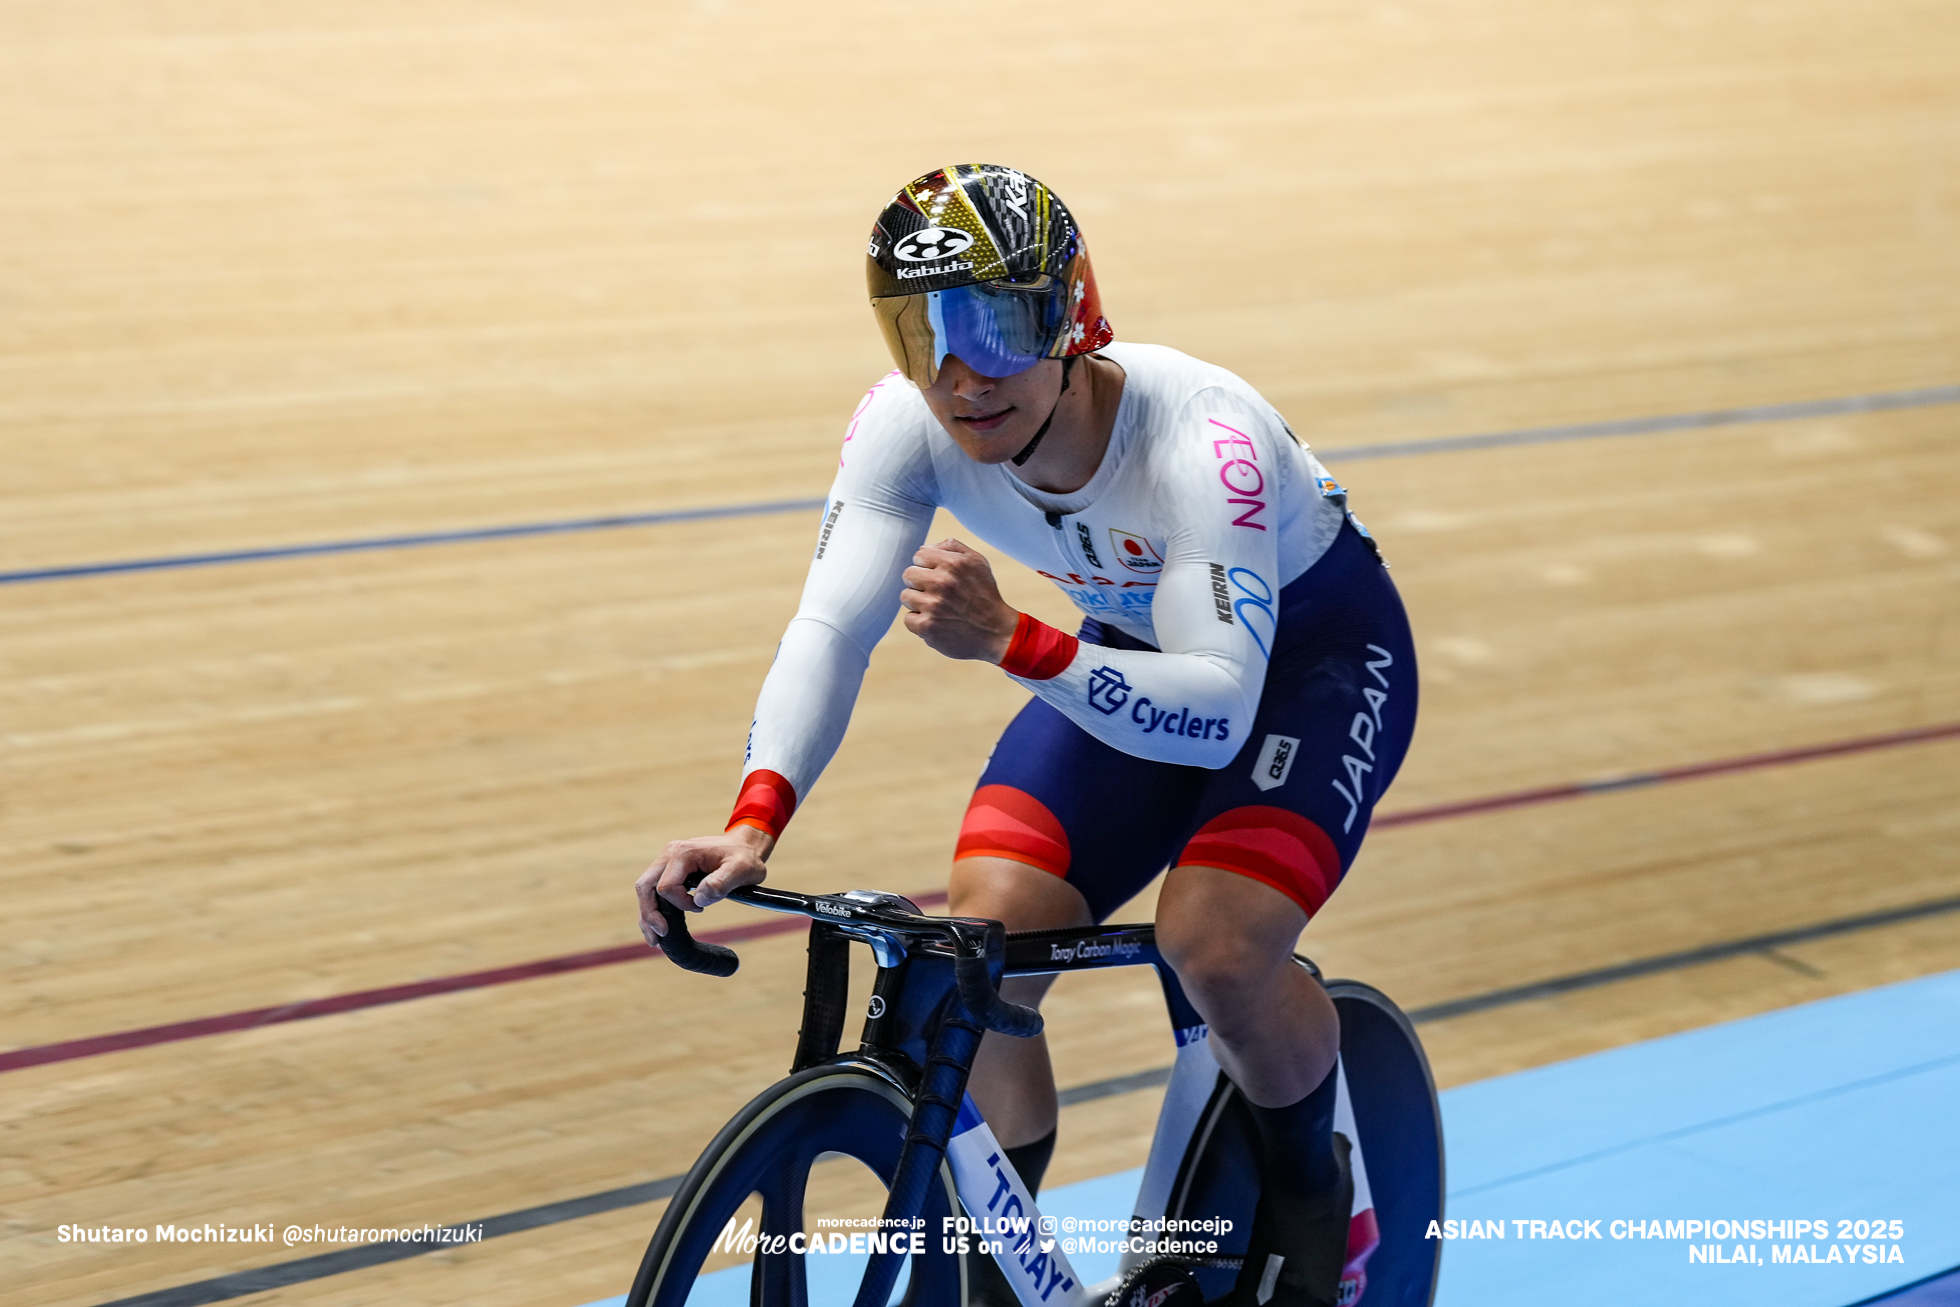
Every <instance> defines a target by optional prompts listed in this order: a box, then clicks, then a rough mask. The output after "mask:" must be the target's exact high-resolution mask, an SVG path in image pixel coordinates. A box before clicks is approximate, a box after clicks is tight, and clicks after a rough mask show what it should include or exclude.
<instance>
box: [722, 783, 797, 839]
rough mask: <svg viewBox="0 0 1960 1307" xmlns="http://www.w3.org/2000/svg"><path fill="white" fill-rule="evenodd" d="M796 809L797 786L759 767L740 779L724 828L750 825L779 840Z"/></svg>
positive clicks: (730, 828) (731, 828)
mask: <svg viewBox="0 0 1960 1307" xmlns="http://www.w3.org/2000/svg"><path fill="white" fill-rule="evenodd" d="M795 811H796V787H795V786H794V785H791V784H790V783H789V782H788V781H787V780H785V779H783V778H782V777H781V776H779V775H777V774H776V773H775V772H772V771H770V770H769V769H768V768H766V767H758V768H756V770H754V771H752V772H750V773H749V774H748V775H747V776H744V777H743V778H742V792H741V794H740V795H739V796H738V797H737V798H736V800H735V811H734V812H733V813H731V814H730V815H729V818H728V825H727V826H726V827H725V828H724V829H727V830H734V829H735V828H736V827H737V826H753V827H755V828H756V829H757V830H763V831H768V832H769V835H770V837H771V838H772V839H779V838H781V836H782V833H783V827H785V826H787V825H789V819H790V814H791V813H793V812H795Z"/></svg>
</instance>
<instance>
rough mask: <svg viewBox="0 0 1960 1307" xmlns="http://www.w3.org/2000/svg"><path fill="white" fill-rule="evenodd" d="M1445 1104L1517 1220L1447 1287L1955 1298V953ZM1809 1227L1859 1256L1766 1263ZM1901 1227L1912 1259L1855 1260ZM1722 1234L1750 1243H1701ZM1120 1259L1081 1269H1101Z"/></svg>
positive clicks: (1502, 1204) (1882, 1248)
mask: <svg viewBox="0 0 1960 1307" xmlns="http://www.w3.org/2000/svg"><path fill="white" fill-rule="evenodd" d="M1443 1115H1444V1121H1445V1129H1446V1131H1447V1135H1448V1140H1449V1169H1450V1196H1449V1211H1450V1215H1451V1216H1452V1217H1453V1218H1458V1219H1469V1218H1479V1219H1482V1220H1484V1221H1486V1222H1489V1221H1500V1220H1501V1221H1503V1222H1504V1223H1505V1224H1504V1228H1505V1230H1506V1232H1507V1236H1508V1237H1507V1238H1505V1239H1502V1240H1496V1239H1472V1240H1455V1241H1452V1242H1451V1243H1450V1244H1449V1245H1448V1247H1447V1248H1446V1250H1445V1251H1444V1254H1443V1283H1442V1288H1441V1291H1440V1292H1439V1293H1438V1295H1437V1307H1499V1305H1500V1304H1501V1305H1502V1307H1538V1305H1542V1307H1571V1305H1572V1304H1603V1305H1608V1307H1646V1305H1648V1304H1654V1305H1656V1307H1658V1305H1659V1304H1667V1305H1668V1307H1678V1305H1679V1304H1682V1303H1696V1304H1704V1303H1719V1304H1722V1305H1723V1307H1846V1304H1852V1303H1866V1302H1874V1303H1875V1302H1878V1301H1882V1302H1884V1303H1885V1305H1886V1307H1960V1278H1956V1277H1954V1276H1950V1275H1942V1274H1941V1272H1942V1271H1943V1270H1945V1269H1947V1268H1954V1267H1960V972H1949V973H1947V974H1945V975H1939V976H1932V977H1928V978H1926V979H1923V980H1916V981H1909V982H1907V983H1904V984H1899V985H1888V986H1885V987H1883V988H1880V989H1873V990H1867V991H1864V992H1863V993H1858V994H1850V995H1846V996H1843V997H1840V998H1834V999H1827V1000H1825V1001H1823V1002H1819V1003H1810V1004H1805V1005H1804V1006H1802V1007H1796V1008H1789V1009H1786V1010H1784V1011H1781V1012H1772V1013H1768V1014H1766V1015H1764V1016H1759V1017H1751V1018H1748V1019H1746V1020H1743V1021H1733V1022H1728V1023H1726V1024H1723V1025H1719V1026H1710V1027H1708V1028H1706V1029H1702V1030H1695V1031H1690V1032H1688V1033H1685V1034H1680V1035H1671V1036H1669V1037H1667V1038H1665V1039H1656V1040H1651V1041H1649V1042H1647V1043H1643V1044H1635V1045H1632V1046H1630V1047H1627V1048H1619V1049H1614V1050H1612V1051H1610V1052H1606V1053H1598V1054H1594V1055H1593V1056H1590V1057H1582V1058H1577V1059H1574V1060H1573V1061H1570V1062H1561V1063H1558V1064H1556V1065H1553V1066H1548V1067H1540V1068H1538V1069H1536V1070H1532V1071H1525V1072H1520V1073H1518V1074H1517V1075H1510V1076H1502V1077H1499V1078H1497V1079H1495V1080H1486V1081H1483V1082H1481V1083H1478V1084H1474V1085H1465V1086H1462V1087H1461V1088H1458V1089H1453V1090H1450V1091H1449V1092H1447V1093H1445V1094H1444V1095H1443ZM1137 1175H1138V1173H1137V1172H1134V1171H1130V1172H1125V1173H1123V1174H1121V1175H1113V1176H1106V1177H1103V1178H1102V1179H1099V1180H1091V1181H1087V1182H1084V1183H1082V1184H1076V1185H1069V1186H1065V1187H1063V1188H1060V1189H1056V1190H1054V1191H1052V1192H1051V1193H1049V1194H1045V1195H1043V1203H1042V1206H1043V1210H1044V1211H1047V1212H1049V1213H1051V1214H1053V1215H1057V1216H1068V1215H1074V1216H1088V1217H1110V1216H1119V1215H1121V1214H1123V1213H1124V1212H1126V1211H1127V1210H1128V1208H1129V1203H1130V1199H1131V1197H1132V1196H1133V1195H1134V1192H1135V1187H1136V1181H1137ZM1629 1219H1630V1220H1644V1221H1654V1220H1660V1221H1670V1220H1672V1221H1684V1222H1685V1221H1690V1220H1699V1221H1704V1222H1710V1221H1714V1220H1718V1219H1720V1220H1727V1221H1735V1220H1742V1221H1751V1220H1764V1221H1787V1220H1792V1219H1807V1220H1813V1221H1821V1222H1828V1226H1827V1229H1828V1230H1829V1231H1830V1233H1831V1234H1835V1233H1836V1231H1837V1223H1838V1222H1839V1221H1840V1220H1858V1219H1864V1220H1867V1221H1870V1220H1882V1221H1892V1220H1898V1221H1902V1222H1903V1223H1904V1231H1905V1233H1904V1236H1903V1237H1902V1238H1900V1239H1897V1240H1891V1239H1886V1240H1882V1241H1881V1240H1876V1239H1871V1238H1867V1239H1846V1240H1843V1241H1839V1240H1837V1239H1835V1238H1828V1237H1813V1236H1806V1237H1804V1238H1802V1239H1792V1238H1788V1237H1785V1238H1782V1239H1776V1238H1754V1239H1752V1238H1749V1237H1747V1236H1743V1237H1740V1238H1736V1237H1730V1238H1727V1239H1724V1240H1721V1241H1713V1240H1711V1239H1710V1238H1709V1237H1708V1236H1707V1235H1705V1234H1704V1235H1700V1236H1698V1237H1696V1238H1694V1239H1693V1240H1688V1239H1679V1238H1677V1239H1667V1238H1660V1239H1614V1238H1612V1237H1611V1232H1612V1222H1613V1221H1615V1220H1629ZM1532 1220H1538V1221H1547V1222H1549V1221H1552V1220H1559V1221H1573V1220H1577V1221H1580V1222H1584V1221H1589V1220H1596V1221H1597V1222H1598V1223H1599V1224H1598V1227H1597V1228H1598V1230H1599V1233H1600V1235H1601V1236H1602V1237H1600V1238H1591V1239H1587V1238H1580V1239H1532V1238H1529V1237H1527V1238H1522V1239H1521V1238H1519V1237H1518V1232H1517V1227H1516V1226H1514V1225H1513V1222H1517V1221H1532ZM1580 1228H1582V1227H1580ZM1799 1243H1800V1244H1802V1245H1803V1246H1804V1250H1805V1252H1806V1253H1812V1254H1814V1255H1816V1256H1817V1257H1819V1258H1820V1259H1828V1258H1829V1256H1830V1252H1831V1249H1832V1248H1833V1246H1836V1247H1837V1248H1838V1251H1839V1254H1840V1256H1842V1255H1843V1254H1844V1251H1845V1249H1846V1248H1849V1247H1856V1248H1857V1249H1858V1250H1859V1251H1858V1252H1857V1253H1856V1254H1854V1255H1855V1256H1857V1257H1858V1258H1859V1260H1856V1261H1853V1262H1850V1263H1845V1262H1842V1261H1840V1262H1837V1263H1833V1262H1830V1261H1828V1260H1822V1261H1821V1264H1811V1263H1799V1264H1789V1265H1783V1264H1772V1263H1771V1256H1772V1249H1773V1248H1775V1247H1777V1246H1778V1245H1784V1246H1789V1247H1794V1246H1795V1245H1797V1244H1799ZM1895 1243H1896V1245H1897V1247H1898V1249H1899V1252H1900V1255H1901V1256H1902V1257H1903V1259H1904V1260H1903V1261H1902V1262H1901V1261H1890V1262H1887V1261H1872V1262H1867V1261H1865V1260H1863V1258H1864V1257H1865V1256H1866V1255H1867V1254H1866V1253H1865V1252H1864V1251H1863V1250H1864V1248H1865V1246H1866V1245H1870V1246H1871V1247H1872V1248H1873V1249H1874V1253H1875V1255H1876V1256H1878V1257H1885V1256H1888V1255H1889V1254H1890V1250H1891V1248H1892V1246H1893V1245H1894V1244H1895ZM1711 1244H1712V1245H1713V1246H1714V1247H1715V1248H1717V1249H1719V1252H1720V1255H1721V1256H1722V1257H1723V1258H1724V1259H1729V1258H1733V1257H1734V1256H1735V1255H1736V1252H1737V1246H1738V1245H1741V1247H1742V1248H1743V1249H1744V1250H1745V1252H1744V1256H1747V1255H1748V1253H1747V1251H1746V1250H1748V1249H1749V1248H1750V1247H1751V1246H1753V1247H1754V1255H1755V1257H1756V1258H1757V1259H1758V1261H1757V1262H1749V1261H1743V1262H1740V1263H1737V1262H1734V1261H1729V1260H1724V1261H1722V1262H1719V1263H1717V1262H1707V1263H1704V1262H1691V1261H1690V1260H1689V1258H1690V1248H1691V1247H1701V1248H1707V1247H1709V1246H1711ZM1106 1260H1109V1261H1110V1262H1111V1265H1109V1266H1103V1265H1101V1264H1100V1263H1099V1262H1097V1261H1095V1260H1093V1259H1089V1258H1083V1259H1080V1260H1079V1261H1078V1263H1077V1268H1078V1270H1080V1271H1081V1272H1082V1274H1083V1276H1084V1277H1085V1279H1088V1280H1090V1281H1091V1282H1093V1281H1094V1280H1096V1279H1098V1278H1101V1277H1103V1276H1106V1275H1108V1274H1111V1273H1112V1272H1113V1270H1114V1265H1113V1258H1111V1259H1106ZM827 1261H828V1259H824V1260H823V1261H820V1262H814V1263H812V1273H811V1285H812V1290H813V1292H812V1294H811V1300H812V1302H814V1303H830V1302H839V1303H842V1302H848V1301H849V1300H850V1296H851V1287H852V1286H853V1285H854V1284H855V1282H856V1281H855V1274H854V1273H855V1270H856V1266H855V1265H853V1264H851V1263H850V1262H849V1260H848V1259H847V1258H843V1257H839V1258H837V1259H836V1262H835V1263H833V1264H830V1265H825V1264H824V1263H825V1262H827ZM820 1277H821V1278H820ZM833 1282H834V1283H833ZM747 1283H748V1273H747V1268H745V1267H738V1268H736V1269H734V1270H732V1271H724V1272H721V1273H719V1274H716V1275H712V1276H707V1277H704V1278H703V1279H702V1280H701V1282H700V1283H699V1285H698V1286H697V1287H696V1290H695V1293H694V1295H693V1297H692V1298H691V1299H690V1302H691V1303H693V1304H695V1307H742V1305H743V1304H746V1303H747V1301H748V1291H747ZM1906 1286H1911V1287H1910V1288H1907V1287H1906ZM1900 1290H1903V1292H1896V1291H1900ZM622 1301H623V1300H622V1299H617V1298H615V1299H609V1300H607V1302H606V1303H603V1304H593V1305H592V1307H615V1305H616V1304H618V1303H620V1302H622ZM1362 1307H1366V1300H1365V1299H1364V1300H1363V1303H1362Z"/></svg>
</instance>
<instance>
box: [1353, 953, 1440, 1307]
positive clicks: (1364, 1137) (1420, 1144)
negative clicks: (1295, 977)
mask: <svg viewBox="0 0 1960 1307" xmlns="http://www.w3.org/2000/svg"><path fill="white" fill-rule="evenodd" d="M1327 996H1328V997H1329V998H1331V999H1333V1000H1334V1007H1335V1010H1337V1011H1338V1012H1339V1013H1340V1014H1341V1065H1342V1066H1344V1067H1345V1068H1346V1069H1347V1082H1348V1095H1349V1098H1350V1100H1351V1101H1352V1103H1353V1106H1354V1124H1355V1127H1356V1128H1357V1129H1358V1130H1359V1131H1360V1133H1361V1150H1362V1157H1363V1159H1364V1160H1365V1162H1366V1164H1367V1167H1368V1182H1369V1185H1370V1186H1371V1187H1372V1189H1373V1190H1374V1198H1375V1221H1376V1223H1377V1224H1378V1225H1379V1226H1380V1228H1381V1245H1380V1246H1379V1247H1377V1248H1376V1249H1375V1254H1374V1256H1373V1257H1371V1258H1369V1259H1368V1286H1367V1290H1366V1292H1365V1293H1363V1295H1362V1296H1361V1299H1360V1303H1359V1307H1429V1304H1430V1302H1431V1301H1433V1300H1434V1299H1435V1297H1436V1277H1437V1275H1438V1273H1439V1272H1440V1271H1441V1269H1442V1258H1443V1241H1442V1240H1440V1239H1431V1238H1429V1237H1428V1234H1429V1223H1430V1222H1431V1221H1437V1220H1441V1219H1442V1216H1443V1113H1442V1109H1441V1107H1440V1105H1439V1104H1438V1103H1437V1101H1436V1081H1435V1079H1434V1078H1433V1077H1432V1076H1431V1075H1430V1074H1429V1059H1428V1058H1427V1057H1425V1056H1423V1052H1422V1041H1421V1040H1419V1039H1417V1038H1416V1030H1415V1026H1414V1025H1412V1024H1411V1023H1410V1021H1409V1018H1408V1017H1407V1016H1406V1015H1404V1014H1403V1012H1402V1009H1401V1008H1398V1007H1396V1006H1395V1004H1394V1003H1393V1002H1392V1001H1391V1000H1390V999H1389V997H1388V995H1386V994H1384V993H1382V992H1381V991H1380V990H1378V989H1376V988H1374V987H1373V986H1372V985H1364V984H1362V983H1361V982H1360V981H1358V980H1330V981H1328V982H1327Z"/></svg>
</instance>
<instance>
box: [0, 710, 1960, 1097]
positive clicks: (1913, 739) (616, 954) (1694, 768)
mask: <svg viewBox="0 0 1960 1307" xmlns="http://www.w3.org/2000/svg"><path fill="white" fill-rule="evenodd" d="M1956 736H1960V722H1950V723H1948V724H1947V725H1944V726H1924V727H1920V728H1918V729H1916V730H1910V731H1893V732H1890V733H1889V734H1885V735H1867V736H1862V737H1860V738H1858V739H1854V740H1840V741H1838V742H1836V743H1835V744H1816V745H1810V746H1808V747H1806V748H1801V749H1777V750H1774V751H1772V752H1770V753H1752V754H1746V755H1744V756H1742V757H1740V758H1725V759H1720V760H1718V761H1715V762H1700V763H1691V764H1689V765H1688V766H1685V767H1670V768H1666V769H1664V770H1662V771H1653V772H1635V773H1633V774H1631V775H1627V776H1620V777H1614V778H1611V779H1607V780H1599V781H1578V782H1574V783H1572V784H1568V785H1551V786H1547V787H1545V788H1543V789H1536V790H1516V791H1513V792H1512V793H1510V794H1494V795H1491V796H1489V797H1488V798H1482V799H1467V800H1464V801H1462V802H1460V803H1439V804H1436V805H1434V806H1432V807H1428V808H1411V809H1408V810H1406V811H1403V812H1391V813H1384V814H1383V815H1382V816H1380V817H1377V818H1376V819H1375V821H1374V825H1375V827H1376V829H1386V828H1388V827H1390V826H1413V825H1416V824H1417V823H1419V822H1425V821H1441V820H1443V819H1444V818H1446V817H1467V816H1471V815H1474V814H1477V813H1484V812H1501V811H1503V810H1504V809H1506V808H1524V807H1529V806H1531V805H1532V804H1537V803H1552V802H1556V801H1558V800H1561V799H1576V798H1581V797H1583V796H1585V795H1588V794H1603V793H1608V792H1610V791H1613V790H1624V789H1633V788H1636V787H1638V786H1642V785H1661V784H1666V783H1667V782H1670V781H1681V780H1692V779H1695V778H1697V777H1702V776H1720V775H1724V774H1727V773H1730V772H1742V771H1754V770H1756V769H1758V768H1761V767H1777V766H1782V765H1785V764H1788V763H1793V762H1809V761H1811V760H1812V759H1816V758H1834V757H1839V756H1841V755H1844V754H1849V753H1867V752H1870V751H1872V750H1874V749H1891V748H1897V747H1898V746H1900V745H1905V744H1919V743H1923V742H1925V741H1928V740H1944V739H1951V738H1954V737H1956ZM911 897H912V901H913V902H915V903H917V904H918V905H919V906H920V907H933V906H936V905H938V904H941V903H944V902H945V901H946V894H945V891H943V890H935V891H932V892H930V893H925V894H915V895H912V896H911ZM802 926H803V919H802V918H801V917H793V916H785V917H779V918H775V919H772V920H767V921H756V922H751V923H749V924H748V925H745V926H730V927H728V928H726V929H724V930H710V931H703V932H701V933H700V934H699V935H697V936H696V938H697V939H700V940H703V941H705V942H706V943H710V944H733V943H739V942H740V941H742V940H745V939H761V938H764V937H765V936H769V935H781V934H785V933H787V932H789V931H793V930H799V929H801V928H802ZM651 952H652V950H650V949H648V948H647V947H646V945H644V944H623V945H617V946H615V947H612V948H601V949H592V950H589V951H588V952H584V953H567V954H564V955H562V956H559V957H555V958H541V959H539V960H538V961H535V962H520V963H518V964H516V965H515V966H508V967H492V968H491V969H489V970H487V971H465V972H460V973H458V974H457V975H453V976H436V977H434V978H433V979H430V980H418V981H413V982H411V983H409V984H406V985H388V986H385V987H383V988H381V989H361V990H355V991H354V992H352V993H348V994H333V995H329V996H328V997H326V998H314V999H307V1000H305V1001H303V1002H299V1003H287V1004H284V1005H282V1006H279V1007H261V1008H252V1009H249V1010H247V1011H244V1012H227V1013H224V1014H222V1015H220V1016H215V1017H201V1018H199V1019H197V1020H195V1021H177V1022H173V1023H171V1024H169V1025H163V1026H143V1027H141V1028H139V1029H136V1030H120V1031H117V1032H116V1033H114V1034H109V1035H95V1036H92V1037H90V1038H88V1039H70V1040H65V1041H63V1042H61V1043H58V1044H36V1045H32V1046H30V1047H27V1048H16V1049H13V1050H12V1051H10V1052H6V1053H0V1072H5V1071H19V1070H21V1069H23V1068H25V1067H30V1066H45V1065H47V1064H48V1063H50V1062H67V1061H70V1060H72V1059H74V1058H80V1057H93V1056H95V1055H96V1054H98V1053H114V1052H118V1051H120V1050H122V1049H126V1048H148V1047H149V1046H151V1045H153V1044H170V1043H175V1042H176V1041H177V1040H180V1039H196V1038H199V1037H200V1036H203V1035H219V1034H224V1033H226V1032H227V1031H232V1030H252V1029H255V1028H257V1027H259V1026H272V1025H279V1024H280V1023H282V1022H286V1021H304V1020H307V1019H309V1018H312V1017H324V1016H330V1015H332V1014H334V1013H336V1012H353V1011H357V1010H359V1009H361V1008H369V1007H381V1006H384V1005H386V1004H389V1003H405V1002H407V1001H408V1000H410V999H415V998H427V997H429V996H430V995H432V994H454V993H457V992H459V991H462V990H468V989H483V988H486V987H487V986H490V985H507V984H509V983H511V982H512V981H517V980H530V979H533V978H535V977H537V976H554V975H558V974H560V973H561V972H567V971H584V970H586V969H588V968H591V967H605V966H611V965H612V964H613V963H615V962H631V961H634V960H636V959H638V958H643V957H647V956H650V955H651Z"/></svg>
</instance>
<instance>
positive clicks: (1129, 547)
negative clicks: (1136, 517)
mask: <svg viewBox="0 0 1960 1307" xmlns="http://www.w3.org/2000/svg"><path fill="white" fill-rule="evenodd" d="M1109 547H1110V549H1111V551H1112V552H1114V553H1115V555H1116V561H1117V562H1119V563H1121V564H1123V566H1125V567H1127V568H1129V569H1130V570H1131V571H1132V572H1161V571H1163V570H1164V556H1163V555H1162V554H1160V553H1158V552H1157V550H1156V549H1155V548H1154V547H1153V546H1152V545H1151V543H1150V542H1149V541H1148V540H1145V539H1144V538H1143V537H1142V536H1134V535H1131V534H1130V533H1129V532H1128V531H1118V530H1117V529H1116V528H1115V527H1111V528H1110V529H1109Z"/></svg>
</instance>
